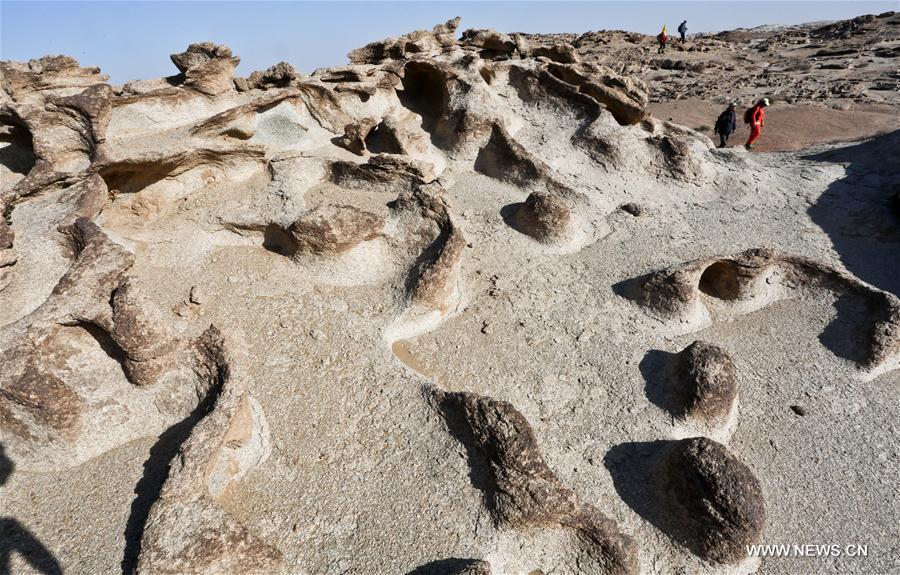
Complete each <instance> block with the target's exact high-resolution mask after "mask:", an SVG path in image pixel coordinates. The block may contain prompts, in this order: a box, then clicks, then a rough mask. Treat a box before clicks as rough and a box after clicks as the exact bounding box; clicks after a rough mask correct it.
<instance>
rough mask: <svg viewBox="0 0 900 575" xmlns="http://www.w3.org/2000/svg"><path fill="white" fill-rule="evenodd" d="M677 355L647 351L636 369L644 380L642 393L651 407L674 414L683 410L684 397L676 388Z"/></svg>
mask: <svg viewBox="0 0 900 575" xmlns="http://www.w3.org/2000/svg"><path fill="white" fill-rule="evenodd" d="M677 355H678V354H675V353H669V352H667V351H662V350H659V349H651V350H650V351H648V352H647V353H646V354H645V355H644V358H643V359H642V360H641V363H640V364H639V365H638V369H639V370H640V372H641V376H642V377H643V378H644V393H645V394H646V395H647V399H648V400H649V401H650V403H652V404H653V405H655V406H657V407H659V408H661V409H663V410H665V411H666V412H667V413H671V414H676V413H679V412H681V411H683V410H684V396H683V393H682V394H679V391H681V390H679V389H677V388H676V378H675V361H676V357H677Z"/></svg>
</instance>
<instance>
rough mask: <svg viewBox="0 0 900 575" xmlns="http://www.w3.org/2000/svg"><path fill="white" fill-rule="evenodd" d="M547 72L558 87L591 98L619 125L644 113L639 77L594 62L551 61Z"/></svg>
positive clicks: (632, 121) (635, 120)
mask: <svg viewBox="0 0 900 575" xmlns="http://www.w3.org/2000/svg"><path fill="white" fill-rule="evenodd" d="M547 72H548V73H549V74H550V75H551V76H552V77H553V78H556V79H557V80H558V83H557V82H554V84H555V87H556V88H557V89H559V90H563V91H571V92H576V93H578V94H580V95H583V96H588V97H590V98H592V99H593V100H595V101H596V102H597V103H599V104H600V105H601V106H603V107H604V108H606V109H607V110H609V111H610V113H612V115H613V117H615V119H616V120H617V121H618V122H619V123H620V124H622V125H631V124H636V123H638V122H640V121H641V120H643V119H644V117H645V116H646V115H647V111H646V108H647V102H648V90H647V85H646V84H644V82H643V81H641V80H638V79H636V78H631V77H628V76H622V75H621V74H617V73H616V72H614V71H612V70H610V69H609V68H605V67H603V66H599V65H596V64H562V63H555V62H554V63H550V64H548V65H547Z"/></svg>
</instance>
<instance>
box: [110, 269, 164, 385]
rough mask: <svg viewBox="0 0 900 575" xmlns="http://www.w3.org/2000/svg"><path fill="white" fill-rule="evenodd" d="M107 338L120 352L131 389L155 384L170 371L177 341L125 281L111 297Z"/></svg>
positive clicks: (145, 302) (153, 310)
mask: <svg viewBox="0 0 900 575" xmlns="http://www.w3.org/2000/svg"><path fill="white" fill-rule="evenodd" d="M111 303H112V329H111V330H110V336H111V337H112V338H113V340H114V341H115V342H116V344H118V346H119V347H120V348H121V349H122V352H123V353H124V355H125V357H124V358H123V360H124V361H123V364H124V365H123V367H124V368H125V373H126V375H127V376H128V379H129V381H131V382H132V383H134V384H135V385H149V384H152V383H155V382H156V380H157V379H158V378H159V376H160V375H161V374H162V373H163V372H165V371H167V370H168V369H170V368H171V367H172V364H173V360H172V357H171V354H172V352H173V351H174V350H175V348H176V345H177V340H176V339H175V338H174V337H173V336H172V334H171V333H169V330H168V329H167V328H166V324H165V322H164V321H163V320H162V317H161V314H160V313H159V311H158V310H157V308H156V307H155V306H154V305H153V304H152V303H151V302H150V301H149V299H148V298H147V297H146V296H144V295H143V294H141V293H140V291H139V289H138V288H137V286H136V285H135V283H134V282H133V281H132V280H131V279H127V280H126V281H125V282H124V283H123V284H122V285H121V286H120V287H118V288H116V290H115V291H114V292H113V295H112V300H111Z"/></svg>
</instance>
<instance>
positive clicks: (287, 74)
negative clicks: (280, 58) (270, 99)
mask: <svg viewBox="0 0 900 575" xmlns="http://www.w3.org/2000/svg"><path fill="white" fill-rule="evenodd" d="M296 79H297V71H296V70H294V67H293V66H291V65H290V64H288V63H287V62H279V63H277V64H275V65H274V66H272V67H270V68H267V69H266V70H257V71H255V72H253V73H252V74H250V77H249V78H247V83H246V85H243V86H242V90H243V91H246V90H247V89H251V90H252V89H254V88H256V89H260V90H267V89H269V88H284V87H285V86H289V85H290V84H291V82H293V81H294V80H296Z"/></svg>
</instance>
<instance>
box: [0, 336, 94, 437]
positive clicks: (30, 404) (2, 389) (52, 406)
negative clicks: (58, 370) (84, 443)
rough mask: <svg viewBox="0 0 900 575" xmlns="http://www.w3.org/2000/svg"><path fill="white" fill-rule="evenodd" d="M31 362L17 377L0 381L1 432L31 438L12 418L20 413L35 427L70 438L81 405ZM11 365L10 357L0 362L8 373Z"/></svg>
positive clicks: (46, 372)
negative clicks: (24, 413) (30, 420)
mask: <svg viewBox="0 0 900 575" xmlns="http://www.w3.org/2000/svg"><path fill="white" fill-rule="evenodd" d="M13 353H15V352H13ZM33 359H34V358H30V359H28V360H26V362H25V369H24V371H22V373H21V374H20V375H19V376H18V377H13V378H12V379H8V380H6V381H0V430H3V431H11V432H13V433H19V434H21V435H24V436H26V437H27V436H28V435H30V434H29V432H28V431H27V426H25V425H24V423H23V422H22V421H20V420H19V418H18V417H16V416H15V415H14V412H15V411H19V410H21V411H24V412H26V413H28V415H29V416H30V417H31V418H32V419H33V420H34V421H35V422H36V423H37V424H39V425H46V426H49V427H51V428H53V429H54V430H56V431H60V432H63V433H64V434H66V435H71V434H72V433H73V432H74V431H75V430H76V429H77V427H78V422H79V420H80V419H81V415H82V412H83V410H84V401H83V400H82V399H81V398H80V397H79V396H78V394H77V393H75V392H74V391H73V390H72V389H71V388H70V387H69V386H67V385H66V384H65V383H63V382H62V381H61V380H60V379H59V378H57V377H56V376H55V375H53V374H52V373H51V372H50V371H48V370H46V369H44V368H43V367H42V366H41V365H40V364H39V363H36V362H35V361H33ZM14 363H15V360H14V358H12V357H9V356H7V357H3V358H0V367H3V368H4V369H11V368H12V366H13V365H14Z"/></svg>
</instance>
